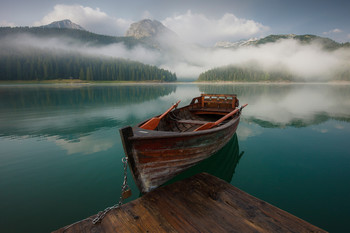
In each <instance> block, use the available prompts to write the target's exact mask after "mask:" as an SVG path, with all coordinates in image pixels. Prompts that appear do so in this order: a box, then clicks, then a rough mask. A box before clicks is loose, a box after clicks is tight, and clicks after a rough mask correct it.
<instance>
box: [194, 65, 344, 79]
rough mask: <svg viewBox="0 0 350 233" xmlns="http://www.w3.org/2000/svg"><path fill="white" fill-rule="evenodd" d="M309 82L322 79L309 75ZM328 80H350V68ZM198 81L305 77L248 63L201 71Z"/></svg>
mask: <svg viewBox="0 0 350 233" xmlns="http://www.w3.org/2000/svg"><path fill="white" fill-rule="evenodd" d="M307 80H308V81H309V82H312V81H315V82H317V81H319V80H320V79H318V78H317V77H316V78H312V77H309V78H308V79H307ZM327 80H328V81H331V80H333V81H350V69H349V68H347V67H343V69H340V70H339V71H337V72H335V73H334V74H333V76H332V77H329V78H328V79H327ZM197 81H198V82H205V81H209V82H215V81H231V82H304V81H305V79H304V78H302V77H298V76H296V75H293V74H292V73H290V72H288V71H287V70H283V69H280V70H279V71H276V70H275V71H265V70H263V69H262V68H260V67H259V66H258V65H254V64H248V65H242V66H236V65H230V66H223V67H218V68H214V69H211V70H208V71H206V72H204V73H201V74H200V75H199V77H198V79H197Z"/></svg>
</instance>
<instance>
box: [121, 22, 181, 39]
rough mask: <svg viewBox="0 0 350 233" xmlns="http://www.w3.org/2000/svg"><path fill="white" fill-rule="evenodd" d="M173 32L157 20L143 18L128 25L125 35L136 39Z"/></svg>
mask: <svg viewBox="0 0 350 233" xmlns="http://www.w3.org/2000/svg"><path fill="white" fill-rule="evenodd" d="M170 34H174V35H175V33H174V32H173V31H171V30H170V29H168V28H167V27H165V26H164V25H163V24H162V23H161V22H159V21H157V20H151V19H144V20H141V21H139V22H136V23H133V24H131V25H130V28H129V29H128V31H127V32H126V34H125V36H130V37H135V38H136V39H141V38H148V37H156V36H159V35H170Z"/></svg>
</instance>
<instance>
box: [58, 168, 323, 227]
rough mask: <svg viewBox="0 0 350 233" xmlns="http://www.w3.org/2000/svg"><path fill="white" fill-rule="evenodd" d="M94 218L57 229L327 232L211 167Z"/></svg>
mask: <svg viewBox="0 0 350 233" xmlns="http://www.w3.org/2000/svg"><path fill="white" fill-rule="evenodd" d="M93 218H94V216H91V217H90V218H87V219H85V220H82V221H80V222H77V223H75V224H72V225H70V226H69V227H63V228H61V229H59V230H57V231H54V232H55V233H63V232H67V233H69V232H82V233H90V232H94V233H102V232H103V233H107V232H133V233H134V232H298V233H299V232H326V231H324V230H322V229H320V228H318V227H316V226H314V225H312V224H310V223H308V222H305V221H304V220H302V219H300V218H298V217H295V216H293V215H291V214H289V213H287V212H285V211H283V210H281V209H279V208H277V207H275V206H272V205H270V204H268V203H266V202H264V201H262V200H259V199H257V198H255V197H253V196H251V195H249V194H247V193H245V192H243V191H241V190H239V189H238V188H236V187H234V186H232V185H231V184H229V183H227V182H225V181H223V180H220V179H219V178H216V177H214V176H212V175H209V174H206V173H201V174H198V175H195V176H193V177H191V178H188V179H185V180H182V181H178V182H176V183H173V184H170V185H168V186H165V187H161V188H158V189H156V190H154V191H152V192H150V193H148V194H145V195H144V196H142V197H140V198H138V199H137V200H134V201H131V202H129V203H127V204H125V205H123V206H121V207H120V208H118V209H114V210H112V211H110V212H109V213H108V214H107V215H106V216H105V217H104V219H103V220H102V222H101V223H98V224H96V225H93V224H92V222H91V220H92V219H93Z"/></svg>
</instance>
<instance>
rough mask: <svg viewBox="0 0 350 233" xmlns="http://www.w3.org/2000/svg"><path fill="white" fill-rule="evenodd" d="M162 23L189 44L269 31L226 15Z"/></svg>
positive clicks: (175, 18) (176, 18) (181, 17)
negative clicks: (216, 17) (217, 17)
mask: <svg viewBox="0 0 350 233" xmlns="http://www.w3.org/2000/svg"><path fill="white" fill-rule="evenodd" d="M162 23H163V24H164V25H165V26H167V27H169V28H170V29H171V30H173V31H174V32H176V33H177V34H178V35H179V36H180V37H181V38H182V39H184V40H186V41H187V42H191V43H199V44H207V45H208V44H211V45H212V44H213V43H215V42H217V41H219V40H223V39H231V40H232V39H242V38H246V37H251V36H254V35H259V34H261V33H263V32H266V31H267V30H269V28H268V27H267V26H264V25H262V24H261V23H258V22H255V21H253V20H248V19H244V18H238V17H236V16H235V15H234V14H229V13H226V14H224V15H223V16H222V17H221V18H219V19H212V18H208V17H206V16H205V15H203V14H193V13H192V12H191V11H190V10H188V11H187V13H186V14H182V15H175V16H173V17H167V18H166V19H164V20H163V21H162Z"/></svg>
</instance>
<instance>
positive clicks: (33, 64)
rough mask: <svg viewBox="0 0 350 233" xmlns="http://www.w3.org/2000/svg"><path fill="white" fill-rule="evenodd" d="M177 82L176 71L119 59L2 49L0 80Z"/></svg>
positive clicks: (58, 52)
mask: <svg viewBox="0 0 350 233" xmlns="http://www.w3.org/2000/svg"><path fill="white" fill-rule="evenodd" d="M55 79H80V80H87V81H164V82H173V81H176V79H177V78H176V74H174V73H171V72H169V71H167V70H164V69H159V68H157V67H156V66H151V65H145V64H142V63H140V62H135V61H130V60H126V59H121V58H118V59H117V58H109V57H93V56H87V55H82V54H77V53H69V52H62V51H51V52H47V51H46V52H45V51H40V50H30V51H26V52H24V51H22V52H18V51H11V50H7V51H6V50H5V49H2V54H1V56H0V80H38V81H42V80H55Z"/></svg>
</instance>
